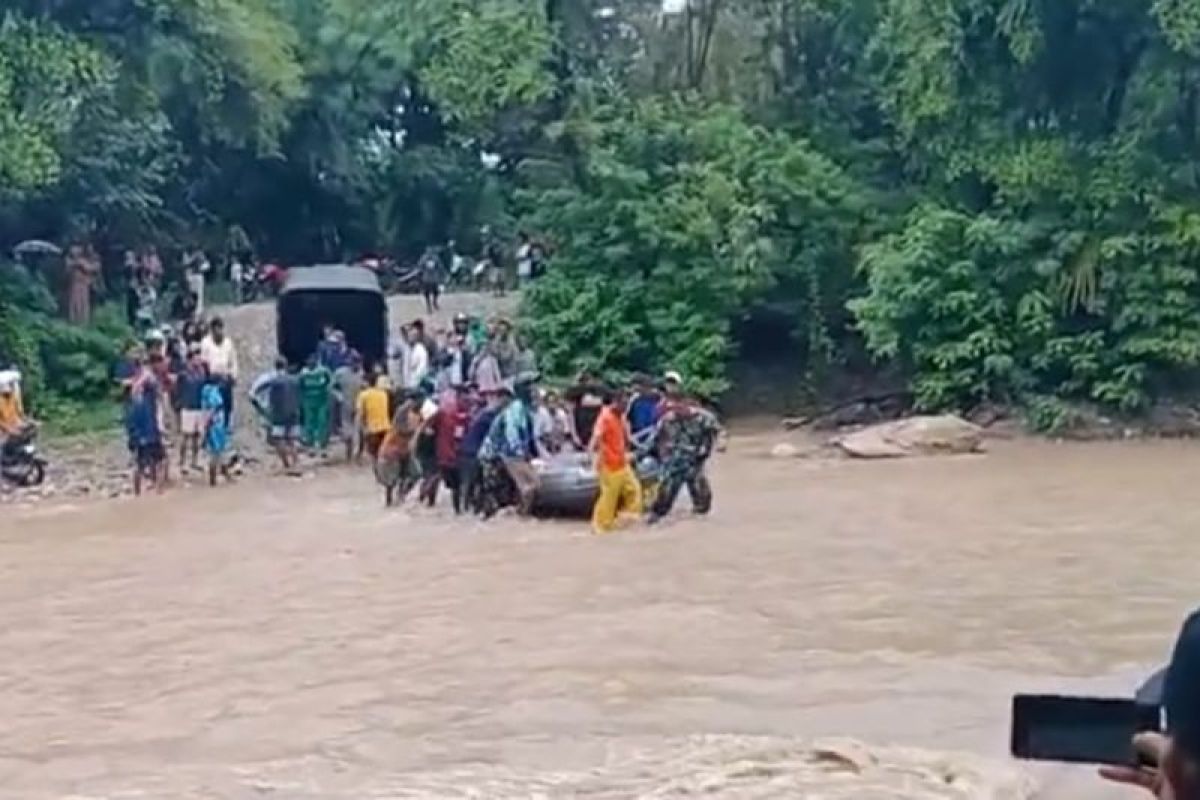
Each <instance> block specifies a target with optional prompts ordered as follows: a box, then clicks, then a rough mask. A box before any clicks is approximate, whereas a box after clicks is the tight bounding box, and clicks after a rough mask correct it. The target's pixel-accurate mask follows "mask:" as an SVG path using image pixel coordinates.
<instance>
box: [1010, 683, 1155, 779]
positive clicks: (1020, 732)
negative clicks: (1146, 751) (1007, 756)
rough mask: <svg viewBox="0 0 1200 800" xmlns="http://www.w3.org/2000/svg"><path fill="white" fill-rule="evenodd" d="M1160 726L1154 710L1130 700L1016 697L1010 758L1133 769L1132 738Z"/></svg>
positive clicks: (1036, 696)
mask: <svg viewBox="0 0 1200 800" xmlns="http://www.w3.org/2000/svg"><path fill="white" fill-rule="evenodd" d="M1160 727H1161V714H1160V712H1159V708H1158V706H1151V705H1142V704H1139V703H1136V702H1134V701H1133V700H1116V699H1108V698H1091V697H1058V696H1052V695H1017V696H1016V697H1014V698H1013V727H1012V754H1013V755H1014V756H1016V757H1017V758H1023V759H1029V760H1034V761H1061V762H1067V763H1080V764H1114V765H1116V764H1128V765H1134V764H1136V763H1137V756H1136V754H1135V753H1134V751H1133V743H1132V742H1133V737H1134V735H1135V734H1137V733H1140V732H1142V731H1156V730H1159V729H1160Z"/></svg>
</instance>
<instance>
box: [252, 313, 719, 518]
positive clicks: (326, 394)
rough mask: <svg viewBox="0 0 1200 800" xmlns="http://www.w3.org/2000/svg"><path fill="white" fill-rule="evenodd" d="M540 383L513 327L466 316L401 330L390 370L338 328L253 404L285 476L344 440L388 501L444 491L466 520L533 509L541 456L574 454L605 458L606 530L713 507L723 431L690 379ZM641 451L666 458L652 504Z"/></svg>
mask: <svg viewBox="0 0 1200 800" xmlns="http://www.w3.org/2000/svg"><path fill="white" fill-rule="evenodd" d="M540 381H541V375H540V373H539V371H538V364H537V357H536V354H535V353H534V351H533V349H532V348H531V347H530V346H529V344H528V342H527V341H526V340H525V339H524V337H523V336H521V335H520V334H519V332H517V331H516V330H515V328H514V326H513V325H512V323H511V322H510V321H509V320H507V319H504V318H496V319H493V320H491V321H490V322H486V323H485V322H484V321H483V320H481V319H478V318H470V317H467V316H466V315H459V316H458V317H456V318H455V319H454V323H453V326H452V328H450V329H449V330H438V331H435V332H433V333H432V334H430V332H429V331H428V330H427V328H426V326H425V324H424V323H423V322H422V321H421V320H417V321H414V322H412V323H409V324H406V325H403V326H402V327H401V329H400V336H399V338H398V341H397V343H396V347H395V348H394V350H393V352H392V353H390V354H389V358H388V359H387V360H386V361H385V362H383V363H380V364H367V363H365V362H364V359H363V358H362V357H361V356H360V355H359V354H358V353H356V352H355V351H354V350H352V349H351V348H350V346H349V345H348V343H347V340H346V336H345V335H344V334H343V332H342V331H339V330H337V329H335V328H333V327H331V326H327V327H326V329H325V331H324V334H323V336H322V338H321V340H320V342H319V344H318V345H317V347H316V349H315V351H314V352H313V353H312V355H311V356H310V357H309V359H308V360H307V362H306V363H305V364H304V365H303V366H301V365H299V364H288V363H287V362H286V361H285V360H283V359H280V360H279V361H278V362H277V364H276V366H275V369H274V370H272V371H271V372H269V373H268V374H266V375H264V376H262V377H261V378H259V379H258V380H257V381H256V382H255V384H254V386H253V387H252V388H251V390H250V395H251V398H252V402H253V404H254V405H255V407H256V408H258V409H259V410H260V412H261V413H262V415H263V417H264V419H265V420H266V422H267V427H268V434H269V438H270V440H271V442H272V444H273V446H274V448H275V450H276V452H277V454H278V456H279V458H280V462H281V464H282V466H283V468H284V470H285V471H287V472H295V471H296V470H297V469H298V458H299V453H300V449H301V447H303V448H305V449H307V450H309V451H311V452H315V453H325V452H327V449H328V447H329V445H330V443H331V441H332V440H333V439H334V438H337V439H340V440H341V441H342V442H343V444H344V447H345V454H346V458H347V460H357V461H362V460H365V459H369V460H370V463H371V464H372V466H373V468H374V474H375V478H376V480H377V481H378V483H379V484H380V486H381V487H382V488H383V491H384V500H385V504H386V505H388V506H391V505H393V504H395V503H397V502H400V501H403V500H404V499H405V498H406V497H407V496H408V495H409V493H410V492H411V491H412V490H413V489H416V490H417V497H418V499H419V501H420V502H421V503H424V504H426V505H430V506H432V505H434V504H435V503H436V502H437V498H438V495H439V492H440V490H441V489H442V487H444V488H445V489H446V491H447V492H448V493H449V495H450V501H451V505H452V507H453V509H454V511H455V512H456V513H476V514H479V515H480V516H482V517H484V518H488V517H491V516H493V515H494V514H495V513H496V512H497V511H499V510H500V509H501V508H504V507H506V506H513V507H515V508H516V509H517V511H518V512H519V513H522V514H529V513H531V512H532V511H533V509H534V503H535V500H536V495H537V491H538V484H539V474H538V469H537V464H536V462H537V460H539V459H543V460H544V459H550V458H553V457H555V456H557V455H559V454H561V453H564V452H570V451H576V452H589V453H592V454H594V456H595V465H596V469H597V478H598V482H599V499H598V501H597V504H596V508H595V511H594V515H593V522H594V525H595V528H596V530H598V531H607V530H610V529H611V528H612V527H613V525H614V524H615V522H616V519H617V517H618V515H619V513H620V512H621V511H636V512H641V511H642V510H644V509H643V501H644V500H649V501H651V502H650V508H649V509H645V510H647V511H648V512H649V518H650V521H651V522H653V521H656V520H657V519H659V518H661V517H662V516H664V515H665V514H667V513H669V511H670V510H671V508H672V506H673V504H674V502H675V499H676V497H677V496H678V493H679V491H680V490H681V489H682V488H683V487H684V486H686V487H688V489H689V492H690V493H691V496H692V499H693V503H694V506H695V509H696V510H697V511H698V512H701V513H704V512H707V511H708V510H709V508H710V507H711V503H712V492H711V489H710V488H709V484H708V481H707V478H706V477H705V471H704V467H705V463H706V462H707V460H708V457H709V455H710V454H711V452H712V448H713V446H714V444H715V441H716V438H717V435H718V433H719V426H718V424H717V422H716V418H715V416H714V415H713V414H712V413H711V412H710V411H708V410H707V409H705V408H704V407H702V406H701V405H700V404H699V403H698V402H697V401H696V400H695V399H694V398H689V397H687V396H686V395H685V393H684V392H683V381H682V378H681V376H680V375H678V374H677V373H674V372H671V373H667V374H666V375H664V376H663V379H662V380H661V381H660V382H654V381H651V380H649V379H648V378H644V377H639V378H635V379H634V381H632V383H631V384H630V385H629V386H613V385H608V384H605V383H603V382H601V381H600V380H599V379H598V378H597V377H596V376H595V375H593V374H591V373H590V372H586V371H585V372H583V373H581V374H580V375H579V377H578V379H577V381H576V382H575V384H574V385H572V386H570V387H569V388H567V389H566V390H565V391H562V392H560V391H558V390H556V389H552V388H546V389H543V388H540V387H539V383H540ZM637 452H642V453H652V454H653V455H654V456H656V463H657V464H658V465H659V466H658V473H657V479H656V480H655V482H654V484H655V486H656V492H655V496H654V497H653V498H643V497H642V492H641V482H640V480H639V478H638V476H637V475H636V474H635V472H634V470H633V469H632V467H631V462H632V461H633V460H634V458H635V454H636V453H637Z"/></svg>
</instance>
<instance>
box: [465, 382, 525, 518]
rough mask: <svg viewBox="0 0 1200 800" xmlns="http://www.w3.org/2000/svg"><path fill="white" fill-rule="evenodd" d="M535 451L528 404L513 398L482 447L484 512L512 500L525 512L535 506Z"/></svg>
mask: <svg viewBox="0 0 1200 800" xmlns="http://www.w3.org/2000/svg"><path fill="white" fill-rule="evenodd" d="M535 452H536V444H535V443H534V439H533V419H532V417H531V416H530V414H529V408H528V406H526V405H525V402H524V401H523V400H520V399H514V400H512V401H511V402H509V404H508V405H507V406H505V408H504V410H503V411H501V412H500V413H499V414H498V415H497V416H496V419H495V421H494V422H493V423H492V428H491V430H490V431H488V435H487V438H485V439H484V441H483V446H482V447H481V448H480V450H479V462H480V465H481V467H482V468H483V472H484V476H483V478H484V480H483V491H484V497H483V500H484V504H485V512H484V513H485V514H489V513H495V511H496V510H498V509H499V508H502V507H503V506H505V505H508V504H509V502H511V501H515V502H516V503H517V504H518V505H519V507H520V511H521V513H522V514H528V513H529V512H530V511H532V510H533V500H534V495H535V493H536V492H537V483H538V481H537V473H536V472H535V471H534V469H533V466H532V465H531V464H530V461H531V460H532V459H533V456H534V453H535ZM514 490H515V495H516V496H515V497H513V496H512V495H513V494H514Z"/></svg>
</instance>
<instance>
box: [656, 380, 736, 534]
mask: <svg viewBox="0 0 1200 800" xmlns="http://www.w3.org/2000/svg"><path fill="white" fill-rule="evenodd" d="M720 433H721V425H720V423H718V422H717V418H716V417H715V416H714V415H713V414H712V413H711V412H709V411H708V410H706V409H704V408H703V407H701V406H700V404H699V403H697V402H694V401H686V402H674V403H670V404H668V405H666V406H665V407H664V409H663V415H662V418H661V419H660V420H659V427H658V433H657V441H658V446H659V454H660V456H661V458H662V465H663V467H662V483H661V485H660V486H659V489H658V496H657V497H656V498H655V501H654V506H653V508H652V509H651V511H650V517H649V522H650V523H651V524H653V523H655V522H658V521H659V520H660V519H662V518H663V517H665V516H666V515H667V514H670V513H671V509H672V508H673V507H674V506H675V500H676V498H677V497H679V491H680V490H681V489H682V488H683V487H684V486H687V488H688V494H689V495H690V496H691V498H692V508H693V509H694V510H695V512H696V513H697V514H707V513H708V512H709V511H710V510H711V509H712V500H713V494H712V486H711V485H710V484H709V482H708V476H707V475H705V474H704V466H705V464H706V463H707V462H708V457H709V456H710V455H712V451H713V447H714V446H715V444H716V441H717V437H718V436H719V435H720Z"/></svg>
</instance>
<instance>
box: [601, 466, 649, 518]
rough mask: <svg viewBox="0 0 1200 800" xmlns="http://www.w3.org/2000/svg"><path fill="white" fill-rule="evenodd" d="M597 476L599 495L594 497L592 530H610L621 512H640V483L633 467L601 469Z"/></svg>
mask: <svg viewBox="0 0 1200 800" xmlns="http://www.w3.org/2000/svg"><path fill="white" fill-rule="evenodd" d="M597 477H599V479H600V496H599V497H597V498H596V507H595V508H594V509H592V530H593V531H595V532H596V533H608V532H610V531H611V530H612V529H613V527H614V526H615V525H616V524H617V516H618V515H619V514H621V513H622V512H624V513H627V514H640V513H642V485H641V484H640V483H638V479H637V476H636V475H634V474H633V469H631V468H630V467H625V468H624V469H618V470H606V469H601V470H599V471H598V473H597Z"/></svg>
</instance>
